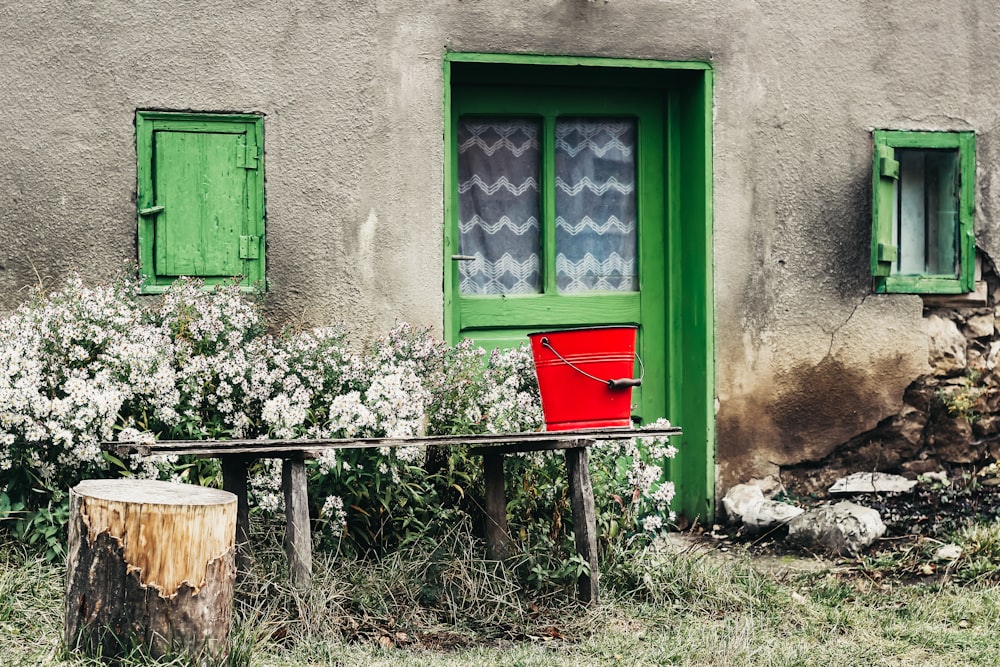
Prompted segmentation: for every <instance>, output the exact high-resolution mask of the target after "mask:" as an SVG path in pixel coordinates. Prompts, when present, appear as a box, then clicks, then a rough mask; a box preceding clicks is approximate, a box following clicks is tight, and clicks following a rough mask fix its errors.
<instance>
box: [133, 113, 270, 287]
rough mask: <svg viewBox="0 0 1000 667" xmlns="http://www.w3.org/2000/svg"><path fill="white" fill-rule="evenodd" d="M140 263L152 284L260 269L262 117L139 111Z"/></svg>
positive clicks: (256, 276)
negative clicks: (178, 278) (179, 278)
mask: <svg viewBox="0 0 1000 667" xmlns="http://www.w3.org/2000/svg"><path fill="white" fill-rule="evenodd" d="M136 129H137V141H138V144H137V157H138V159H139V163H138V176H139V183H138V208H139V254H140V270H141V272H142V274H143V275H144V277H145V278H146V283H147V286H148V287H149V288H150V291H158V290H157V289H156V288H157V287H158V286H165V285H168V284H169V283H170V282H171V281H172V280H174V279H175V278H177V277H178V276H194V277H200V278H203V279H204V280H205V282H206V283H208V284H212V283H217V282H220V281H222V280H226V279H230V278H232V277H234V276H242V277H244V279H245V281H246V284H247V285H250V284H252V283H255V282H258V281H261V280H262V279H263V277H264V254H263V247H264V240H263V177H262V175H261V173H260V171H261V170H260V162H261V157H262V156H261V151H260V145H261V141H260V137H261V119H260V118H259V117H257V116H236V115H232V114H171V113H164V112H139V113H138V114H137V121H136Z"/></svg>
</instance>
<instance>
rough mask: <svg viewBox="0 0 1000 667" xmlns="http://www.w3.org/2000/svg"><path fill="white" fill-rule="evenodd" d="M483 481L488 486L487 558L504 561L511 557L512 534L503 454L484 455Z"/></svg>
mask: <svg viewBox="0 0 1000 667" xmlns="http://www.w3.org/2000/svg"><path fill="white" fill-rule="evenodd" d="M483 481H484V482H485V485H486V557H487V558H489V559H491V560H504V559H506V558H507V557H508V556H510V532H509V531H508V529H507V496H506V494H505V493H504V479H503V454H484V455H483Z"/></svg>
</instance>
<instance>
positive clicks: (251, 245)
mask: <svg viewBox="0 0 1000 667" xmlns="http://www.w3.org/2000/svg"><path fill="white" fill-rule="evenodd" d="M259 258H260V237H259V236H241V237H240V259H259Z"/></svg>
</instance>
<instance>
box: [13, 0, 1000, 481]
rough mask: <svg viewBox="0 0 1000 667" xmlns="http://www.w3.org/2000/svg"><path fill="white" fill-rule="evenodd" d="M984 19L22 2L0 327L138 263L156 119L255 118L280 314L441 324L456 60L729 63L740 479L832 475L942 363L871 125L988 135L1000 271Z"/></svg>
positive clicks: (728, 260) (734, 457)
mask: <svg viewBox="0 0 1000 667" xmlns="http://www.w3.org/2000/svg"><path fill="white" fill-rule="evenodd" d="M981 5H982V3H976V2H973V1H972V0H967V1H965V2H961V3H957V4H956V3H952V2H944V1H943V0H916V1H915V2H911V3H901V4H899V5H898V6H896V5H892V4H888V5H887V4H886V3H873V2H865V1H863V0H849V1H846V2H838V3H830V2H825V3H804V2H801V1H799V0H775V1H773V2H768V3H756V2H751V1H748V0H722V1H720V2H712V3H706V2H702V1H700V0H675V1H671V0H597V1H594V2H590V1H585V0H565V1H556V0H532V1H530V2H526V1H524V0H518V1H515V0H481V1H475V0H469V1H465V2H462V1H455V0H429V1H427V2H421V3H415V2H410V1H409V0H379V1H377V2H372V1H362V0H354V1H350V0H333V1H323V2H306V1H299V0H286V1H283V2H277V1H275V0H239V1H236V0H198V1H197V2H195V1H192V0H180V1H178V2H173V3H163V2H159V1H156V2H154V1H152V0H101V1H100V2H68V1H65V0H64V1H57V0H32V2H25V3H4V5H3V6H0V110H2V112H3V113H2V115H0V306H3V307H10V306H12V305H14V304H15V303H16V302H17V301H18V300H19V299H20V297H21V294H22V288H23V287H24V286H25V285H30V284H35V283H37V282H38V281H39V280H41V281H43V282H52V281H54V280H57V279H58V278H60V277H61V276H62V275H64V274H65V273H66V272H68V271H69V270H70V269H73V268H75V269H78V270H80V271H82V272H83V273H84V274H85V275H87V276H90V277H94V278H100V277H106V276H108V275H110V274H111V273H113V272H114V271H115V270H116V269H117V268H118V267H119V266H120V264H121V263H122V262H123V261H124V260H127V259H132V258H134V257H135V206H134V196H135V147H134V127H133V117H134V113H135V110H136V109H172V110H183V109H193V110H203V111H240V112H260V113H263V114H265V121H264V126H265V150H266V157H265V168H266V178H267V182H266V197H267V262H268V278H269V281H270V283H271V293H270V295H269V298H268V308H269V309H270V315H271V316H272V317H274V318H275V319H277V320H290V321H294V322H301V323H311V324H318V323H326V322H330V321H347V322H348V324H349V325H350V326H351V327H353V328H355V329H356V330H358V331H360V332H374V331H378V330H380V329H383V328H385V327H387V326H388V325H390V324H391V323H392V322H393V321H395V320H406V321H410V322H413V323H417V324H430V325H433V326H436V327H440V326H441V320H442V307H443V306H442V285H441V271H442V269H441V266H442V255H441V253H442V251H441V247H442V243H441V239H442V217H443V216H442V200H443V193H442V160H443V141H442V127H443V121H442V113H443V90H442V67H441V61H442V56H443V53H444V50H445V48H446V47H447V48H451V49H454V50H458V51H482V52H501V53H545V54H572V55H600V56H609V57H623V58H650V59H661V60H698V61H705V62H710V63H711V64H712V66H713V68H714V70H715V91H714V93H715V121H714V127H713V133H714V147H715V149H714V174H715V177H714V190H715V194H714V232H715V320H716V350H717V357H716V362H717V371H716V389H717V394H718V403H717V404H718V430H717V439H718V458H719V463H720V473H721V476H722V481H723V484H724V485H727V484H729V483H732V482H733V481H736V480H738V479H740V478H741V477H746V476H748V475H751V474H764V473H767V472H769V471H771V470H773V469H774V467H775V466H777V465H782V464H787V463H789V462H795V461H799V460H803V459H808V458H819V457H821V456H823V455H824V454H826V453H828V452H829V450H830V449H831V448H832V447H834V446H835V445H836V444H837V443H840V442H843V441H845V440H846V439H848V438H849V437H851V436H852V435H854V434H856V433H859V432H861V431H863V430H866V429H869V428H872V427H873V426H874V425H875V424H876V423H877V422H878V421H879V419H881V418H883V417H885V416H887V415H889V414H891V413H892V412H894V411H895V410H896V409H897V407H898V405H899V403H900V400H901V396H902V392H903V389H904V388H905V386H906V385H907V384H908V383H909V382H910V381H911V380H912V379H913V378H914V377H915V376H916V375H919V374H920V373H922V372H924V371H925V370H926V364H927V342H926V337H925V335H924V333H923V320H922V317H921V311H922V303H921V300H920V299H919V298H918V297H912V296H886V295H873V294H871V290H870V279H869V277H868V252H869V249H868V243H869V237H870V231H869V227H870V202H869V200H870V195H869V190H870V167H869V165H870V150H871V148H870V130H871V129H872V128H873V127H889V128H899V129H909V128H913V129H974V130H976V131H977V133H978V163H979V172H978V187H977V204H978V205H977V217H976V225H977V230H978V236H979V243H980V245H981V246H982V247H983V248H984V249H985V250H986V251H987V252H988V253H989V254H990V255H993V256H1000V255H998V253H1000V235H998V234H997V233H996V232H994V231H993V227H994V221H993V217H992V215H993V213H992V212H993V211H995V210H998V208H997V203H998V202H997V197H1000V187H994V184H995V181H996V179H997V178H998V175H997V173H996V170H995V169H993V168H992V165H993V164H994V162H995V160H994V153H995V150H994V148H993V143H994V142H993V140H992V137H993V129H994V126H995V124H996V122H997V121H996V119H997V111H996V110H997V109H1000V77H997V76H996V74H995V73H996V72H997V71H1000V62H998V61H1000V45H998V44H997V41H996V39H995V36H996V35H997V34H998V32H1000V13H998V12H995V11H993V10H991V9H988V8H987V9H977V6H981Z"/></svg>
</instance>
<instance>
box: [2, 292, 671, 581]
mask: <svg viewBox="0 0 1000 667" xmlns="http://www.w3.org/2000/svg"><path fill="white" fill-rule="evenodd" d="M541 426H542V414H541V408H540V404H539V398H538V387H537V384H536V378H535V373H534V365H533V362H532V359H531V354H530V351H529V350H528V349H527V348H526V347H521V348H518V349H512V350H506V351H494V352H492V353H486V352H485V351H484V350H482V349H481V348H477V347H475V346H474V345H472V344H471V343H470V342H468V341H465V342H461V343H458V344H456V345H449V344H447V343H445V342H443V341H441V340H438V339H436V338H434V337H433V336H431V335H430V334H429V333H428V332H427V331H426V330H422V329H415V328H413V327H410V326H409V325H406V324H400V325H398V326H396V327H395V328H394V329H393V330H391V331H390V332H388V333H387V334H386V335H384V336H382V337H381V338H379V339H377V340H375V341H372V342H371V343H370V344H369V345H368V346H358V345H356V344H351V343H350V342H349V341H348V339H347V336H346V334H345V333H344V331H343V330H342V329H340V328H337V327H327V328H314V329H309V330H288V331H284V332H281V333H278V334H271V333H268V324H267V322H266V321H265V319H264V317H263V314H262V311H261V308H260V302H259V299H257V298H255V297H254V296H253V295H249V296H248V295H247V294H246V293H244V292H242V291H241V290H240V288H239V287H238V286H237V285H235V284H232V285H224V286H220V287H214V288H211V289H206V288H205V287H204V286H203V285H201V284H200V283H199V282H197V281H193V280H185V279H182V280H179V281H177V282H176V283H175V284H174V286H172V287H171V288H170V289H169V290H168V291H167V292H166V293H165V294H164V295H163V296H162V297H160V298H149V297H141V298H140V296H139V289H138V284H137V283H136V282H135V281H134V280H132V279H129V278H125V277H122V278H119V279H117V280H114V281H112V282H110V283H108V284H105V285H99V286H88V285H86V284H84V283H83V281H81V280H80V279H79V278H77V277H72V278H70V279H69V280H67V281H66V283H65V284H64V285H62V286H61V288H59V289H57V290H54V291H51V292H49V293H46V294H43V293H36V294H33V295H31V297H30V298H29V299H28V300H27V301H26V302H25V303H24V304H23V305H22V306H21V307H19V308H18V309H17V310H15V311H14V312H12V313H9V314H7V315H6V316H4V317H2V318H0V520H2V519H4V518H13V519H16V520H17V521H16V526H17V528H16V531H17V532H19V534H20V535H22V536H23V537H25V538H28V537H30V536H32V535H34V536H36V537H37V535H40V534H41V535H44V538H43V539H44V541H45V543H46V545H47V546H48V547H49V548H50V549H53V550H54V551H53V554H55V555H58V553H59V550H58V543H59V540H58V535H56V533H55V532H53V526H57V527H58V524H59V523H60V522H61V521H64V520H65V512H64V509H65V500H66V490H67V489H68V488H69V487H71V486H72V485H74V484H75V483H76V482H77V481H79V480H80V479H83V478H88V477H103V476H109V475H137V476H143V477H154V478H160V479H171V480H177V481H185V482H193V483H201V484H215V485H218V484H219V482H220V473H219V467H218V464H217V463H216V462H214V461H211V460H199V459H193V458H178V457H148V458H143V459H139V458H137V457H133V458H131V459H127V460H122V459H119V458H116V457H115V456H112V455H110V454H109V453H107V452H105V451H104V450H102V448H101V442H103V441H111V440H118V441H143V440H152V439H226V438H280V439H293V438H342V437H378V436H391V437H405V436H412V435H417V434H420V433H427V434H460V433H487V432H491V433H501V432H517V431H530V430H537V429H539V428H541ZM673 453H674V451H673V450H672V448H670V447H669V446H667V445H666V444H665V443H651V444H640V443H639V442H638V441H635V440H632V441H625V442H621V443H611V444H607V445H603V446H600V447H595V448H594V450H593V451H592V454H591V465H592V468H593V470H594V486H595V495H596V497H597V501H598V506H599V510H600V513H601V516H600V520H601V522H602V528H603V529H604V534H605V535H606V536H607V538H608V540H612V539H614V537H615V535H618V534H622V535H624V534H635V533H636V532H639V533H641V532H643V531H645V532H646V533H650V534H651V533H655V532H658V531H659V530H661V529H663V528H664V527H665V526H667V525H668V524H669V521H670V519H671V515H670V513H669V504H670V501H671V499H672V496H673V487H672V485H671V484H670V483H669V482H666V481H664V480H663V479H662V476H663V468H664V461H665V460H666V459H668V458H670V457H671V456H673ZM508 459H509V463H508V465H509V466H510V469H509V471H508V473H509V478H510V479H511V480H512V484H511V488H510V489H509V490H508V496H509V497H510V498H511V507H512V512H513V514H514V516H513V517H512V522H513V524H514V525H515V526H517V527H518V530H519V531H521V530H522V528H523V532H524V534H525V535H526V536H527V538H526V541H525V545H526V548H528V547H530V546H531V545H532V544H535V545H537V544H542V545H543V546H544V547H545V549H547V550H548V551H549V552H551V553H550V560H552V562H553V563H557V564H558V563H563V564H565V561H564V560H560V558H562V556H561V554H563V552H565V554H570V553H572V540H571V533H570V526H569V523H570V522H569V520H568V505H567V500H566V498H565V497H564V495H565V494H563V493H562V492H561V491H559V490H560V489H562V488H563V487H564V482H563V478H564V474H565V473H564V472H563V469H562V462H561V457H558V456H552V455H525V456H522V457H508ZM251 472H252V476H251V488H252V490H253V494H254V497H253V502H254V505H255V507H256V508H257V509H258V510H259V511H263V512H280V511H281V509H282V496H281V489H280V474H281V466H280V461H277V460H265V461H260V462H259V463H257V464H256V465H255V466H254V468H253V469H252V471H251ZM309 478H310V479H309V490H310V494H311V506H312V507H311V511H312V516H313V518H314V519H315V522H316V523H315V525H316V528H317V529H318V530H317V531H316V535H317V538H318V539H319V540H320V542H321V544H325V545H328V546H330V547H331V548H337V549H341V550H342V551H345V552H348V553H363V552H367V551H372V550H375V551H379V550H384V549H387V548H392V547H394V546H398V545H400V544H404V543H406V542H407V541H411V540H414V539H422V537H423V536H428V535H431V536H432V534H433V529H434V525H435V522H438V521H441V520H442V517H446V516H452V515H450V514H448V513H449V512H454V511H459V512H468V513H472V514H478V513H479V512H480V511H481V510H480V507H481V506H482V479H481V470H480V466H479V462H478V460H474V459H473V458H472V457H470V456H469V455H468V453H467V451H466V450H465V448H463V447H452V448H447V449H440V448H439V449H434V448H431V449H430V450H426V451H425V450H424V449H423V448H419V447H403V448H383V449H344V450H328V451H327V453H325V454H324V455H323V456H321V457H319V458H318V459H317V460H315V461H311V462H310V463H309ZM564 514H565V515H566V517H567V520H566V521H562V517H563V515H564ZM553 518H555V519H556V520H555V521H552V519H553ZM540 526H546V527H545V528H540ZM43 529H44V530H43ZM540 531H541V532H540ZM543 533H544V536H545V539H544V540H539V539H536V537H537V536H539V535H543ZM609 543H610V542H609ZM552 554H554V555H552ZM50 555H52V554H50ZM566 558H569V556H568V555H567V556H566ZM526 562H531V567H532V568H535V569H536V570H538V569H539V568H541V570H539V571H542V570H545V571H548V570H552V569H553V568H555V567H556V566H551V565H545V564H543V563H542V561H541V560H534V561H532V560H531V559H528V561H526ZM546 568H548V570H546Z"/></svg>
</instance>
